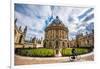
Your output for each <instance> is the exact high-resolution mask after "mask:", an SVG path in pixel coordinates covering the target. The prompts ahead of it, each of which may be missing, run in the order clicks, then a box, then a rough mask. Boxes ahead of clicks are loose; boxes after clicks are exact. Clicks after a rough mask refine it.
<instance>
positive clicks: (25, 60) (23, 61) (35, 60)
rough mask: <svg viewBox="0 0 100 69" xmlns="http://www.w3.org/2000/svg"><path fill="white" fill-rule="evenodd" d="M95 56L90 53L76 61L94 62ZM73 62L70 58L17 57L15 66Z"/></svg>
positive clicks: (78, 57)
mask: <svg viewBox="0 0 100 69" xmlns="http://www.w3.org/2000/svg"><path fill="white" fill-rule="evenodd" d="M93 60H94V54H93V52H92V53H89V54H85V55H80V56H77V59H76V60H75V62H76V61H80V62H81V61H93ZM67 62H71V60H70V57H24V56H19V55H15V65H31V64H48V63H49V64H50V63H67Z"/></svg>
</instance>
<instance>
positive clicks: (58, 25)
mask: <svg viewBox="0 0 100 69" xmlns="http://www.w3.org/2000/svg"><path fill="white" fill-rule="evenodd" d="M51 29H53V30H54V29H59V30H61V29H64V30H66V31H68V28H67V27H65V25H64V23H63V22H62V21H61V20H60V19H59V17H58V16H56V18H55V19H54V20H53V21H52V22H51V24H50V25H48V27H47V28H46V29H45V31H47V30H51Z"/></svg>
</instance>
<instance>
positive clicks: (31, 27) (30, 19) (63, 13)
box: [15, 5, 85, 38]
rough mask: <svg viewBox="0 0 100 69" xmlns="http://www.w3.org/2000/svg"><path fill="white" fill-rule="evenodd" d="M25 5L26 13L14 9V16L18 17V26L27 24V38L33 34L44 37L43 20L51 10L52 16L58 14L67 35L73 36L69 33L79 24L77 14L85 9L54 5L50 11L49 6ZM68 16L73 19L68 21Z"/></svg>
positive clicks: (74, 30)
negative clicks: (66, 28)
mask: <svg viewBox="0 0 100 69" xmlns="http://www.w3.org/2000/svg"><path fill="white" fill-rule="evenodd" d="M16 6H17V5H16ZM24 6H25V5H24ZM25 7H26V8H25ZM25 7H24V9H25V11H26V14H27V15H26V14H25V13H20V12H19V11H15V18H17V19H18V21H17V25H18V26H23V27H25V26H28V32H27V38H30V37H34V36H36V37H37V38H41V36H42V37H44V27H45V25H46V24H45V20H47V18H48V16H51V14H52V12H53V16H54V17H56V16H59V18H60V19H61V20H62V22H63V23H64V24H65V26H66V27H68V29H69V36H70V37H75V36H74V35H70V34H73V33H77V31H78V29H77V27H78V26H79V25H80V23H79V21H78V19H77V16H79V14H81V13H82V11H83V10H85V8H75V7H60V6H56V7H54V9H53V11H52V10H51V6H41V5H26V6H25ZM19 10H20V9H19ZM69 16H70V17H71V18H72V19H73V20H72V21H71V22H69V21H68V18H69Z"/></svg>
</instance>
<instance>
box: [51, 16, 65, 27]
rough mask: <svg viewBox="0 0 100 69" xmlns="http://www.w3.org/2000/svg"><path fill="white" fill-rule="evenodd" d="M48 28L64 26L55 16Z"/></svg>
mask: <svg viewBox="0 0 100 69" xmlns="http://www.w3.org/2000/svg"><path fill="white" fill-rule="evenodd" d="M49 26H64V24H63V23H62V21H61V20H60V19H59V17H58V16H56V19H54V20H53V21H52V23H51V24H50V25H49Z"/></svg>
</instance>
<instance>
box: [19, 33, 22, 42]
mask: <svg viewBox="0 0 100 69" xmlns="http://www.w3.org/2000/svg"><path fill="white" fill-rule="evenodd" d="M22 37H23V35H21V36H20V38H19V43H21V41H22Z"/></svg>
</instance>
